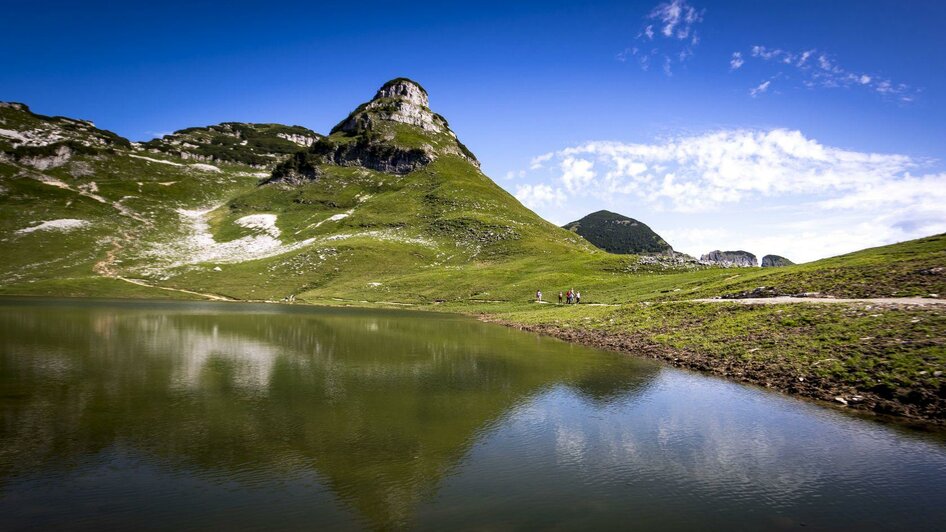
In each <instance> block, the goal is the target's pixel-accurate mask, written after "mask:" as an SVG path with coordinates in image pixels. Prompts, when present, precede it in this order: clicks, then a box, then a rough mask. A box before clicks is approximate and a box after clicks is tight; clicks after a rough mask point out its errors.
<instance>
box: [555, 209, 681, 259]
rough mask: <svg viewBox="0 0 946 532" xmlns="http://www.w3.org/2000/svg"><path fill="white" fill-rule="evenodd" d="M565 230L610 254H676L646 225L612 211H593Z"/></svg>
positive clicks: (567, 226)
mask: <svg viewBox="0 0 946 532" xmlns="http://www.w3.org/2000/svg"><path fill="white" fill-rule="evenodd" d="M564 228H565V229H567V230H569V231H572V232H575V233H578V234H579V235H581V236H582V237H584V238H585V240H587V241H589V242H591V243H592V244H594V245H595V246H597V247H598V248H601V249H603V250H605V251H607V252H609V253H620V254H630V255H638V254H648V253H670V252H672V251H673V248H671V247H670V244H668V243H667V242H666V241H665V240H664V239H663V238H661V237H660V235H658V234H657V233H655V232H654V231H653V230H651V228H650V227H648V226H647V225H646V224H644V223H642V222H639V221H637V220H635V219H633V218H628V217H627V216H624V215H622V214H617V213H614V212H610V211H598V212H593V213H591V214H589V215H587V216H585V217H584V218H582V219H581V220H577V221H574V222H571V223H569V224H566V225H565V226H564Z"/></svg>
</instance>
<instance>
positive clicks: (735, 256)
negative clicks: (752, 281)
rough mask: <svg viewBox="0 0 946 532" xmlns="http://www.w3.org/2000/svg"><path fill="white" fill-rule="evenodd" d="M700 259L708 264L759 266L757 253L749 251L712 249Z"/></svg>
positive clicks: (728, 266)
mask: <svg viewBox="0 0 946 532" xmlns="http://www.w3.org/2000/svg"><path fill="white" fill-rule="evenodd" d="M700 260H701V261H703V262H705V263H707V264H715V265H717V266H723V267H726V268H731V267H743V268H751V267H755V266H758V262H757V261H756V257H755V255H753V254H752V253H749V252H748V251H742V250H738V251H719V250H715V251H710V252H709V253H707V254H705V255H703V256H702V257H700Z"/></svg>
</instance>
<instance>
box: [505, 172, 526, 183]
mask: <svg viewBox="0 0 946 532" xmlns="http://www.w3.org/2000/svg"><path fill="white" fill-rule="evenodd" d="M525 176H526V171H525V170H519V171H518V172H516V171H513V170H510V171H508V172H506V180H507V181H512V180H513V179H517V178H518V179H522V178H523V177H525Z"/></svg>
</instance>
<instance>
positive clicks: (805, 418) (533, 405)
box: [0, 299, 946, 530]
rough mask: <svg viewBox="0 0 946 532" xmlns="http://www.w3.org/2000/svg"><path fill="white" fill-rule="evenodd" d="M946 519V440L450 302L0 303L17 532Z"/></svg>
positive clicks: (846, 524)
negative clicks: (429, 309) (321, 305)
mask: <svg viewBox="0 0 946 532" xmlns="http://www.w3.org/2000/svg"><path fill="white" fill-rule="evenodd" d="M35 527H44V528H52V527H57V528H69V529H101V528H121V529H182V528H183V529H187V528H210V527H214V528H223V529H267V530H269V529H286V528H306V529H313V530H322V529H363V528H384V529H386V528H401V527H404V528H420V529H427V530H450V529H498V530H505V529H533V528H553V527H554V528H561V529H596V530H599V529H631V528H633V529H641V530H647V529H662V530H667V529H680V530H687V529H689V530H693V529H737V530H742V529H746V530H761V529H766V530H770V529H797V528H800V527H805V528H806V529H809V530H812V529H813V530H818V529H830V530H864V529H900V530H918V529H929V530H935V529H939V530H946V439H944V438H943V437H942V435H941V434H939V435H937V434H929V433H923V432H917V431H910V430H905V429H903V428H899V427H896V426H892V425H884V424H880V423H877V422H875V421H871V420H864V419H858V418H854V417H850V416H848V415H845V414H843V413H840V412H837V411H834V410H831V409H826V408H822V407H819V406H816V405H813V404H808V403H804V402H801V401H797V400H793V399H790V398H786V397H783V396H780V395H777V394H774V393H769V392H767V391H764V390H760V389H756V388H751V387H745V386H740V385H737V384H732V383H728V382H725V381H722V380H718V379H713V378H708V377H703V376H700V375H697V374H694V373H689V372H684V371H679V370H675V369H671V368H667V367H663V366H660V365H658V364H655V363H652V362H650V361H646V360H642V359H636V358H633V357H627V356H620V355H616V354H612V353H607V352H602V351H596V350H592V349H587V348H583V347H578V346H572V345H569V344H565V343H562V342H559V341H557V340H553V339H547V338H541V337H537V336H535V335H532V334H526V333H522V332H519V331H514V330H510V329H506V328H502V327H498V326H493V325H486V324H482V323H479V322H477V321H474V320H471V319H466V318H460V317H454V316H445V315H436V314H417V313H408V312H386V311H362V310H336V309H331V310H330V309H313V308H302V307H289V306H276V305H249V304H247V305H244V304H222V303H220V304H217V303H177V302H101V301H100V302H95V301H81V300H70V301H47V300H12V299H8V300H0V529H4V530H12V529H19V528H35Z"/></svg>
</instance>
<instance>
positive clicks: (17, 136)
mask: <svg viewBox="0 0 946 532" xmlns="http://www.w3.org/2000/svg"><path fill="white" fill-rule="evenodd" d="M0 137H6V138H8V139H13V140H16V141H19V142H26V141H27V140H28V139H27V138H26V137H24V136H23V134H22V133H20V132H19V131H13V130H10V129H0Z"/></svg>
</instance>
